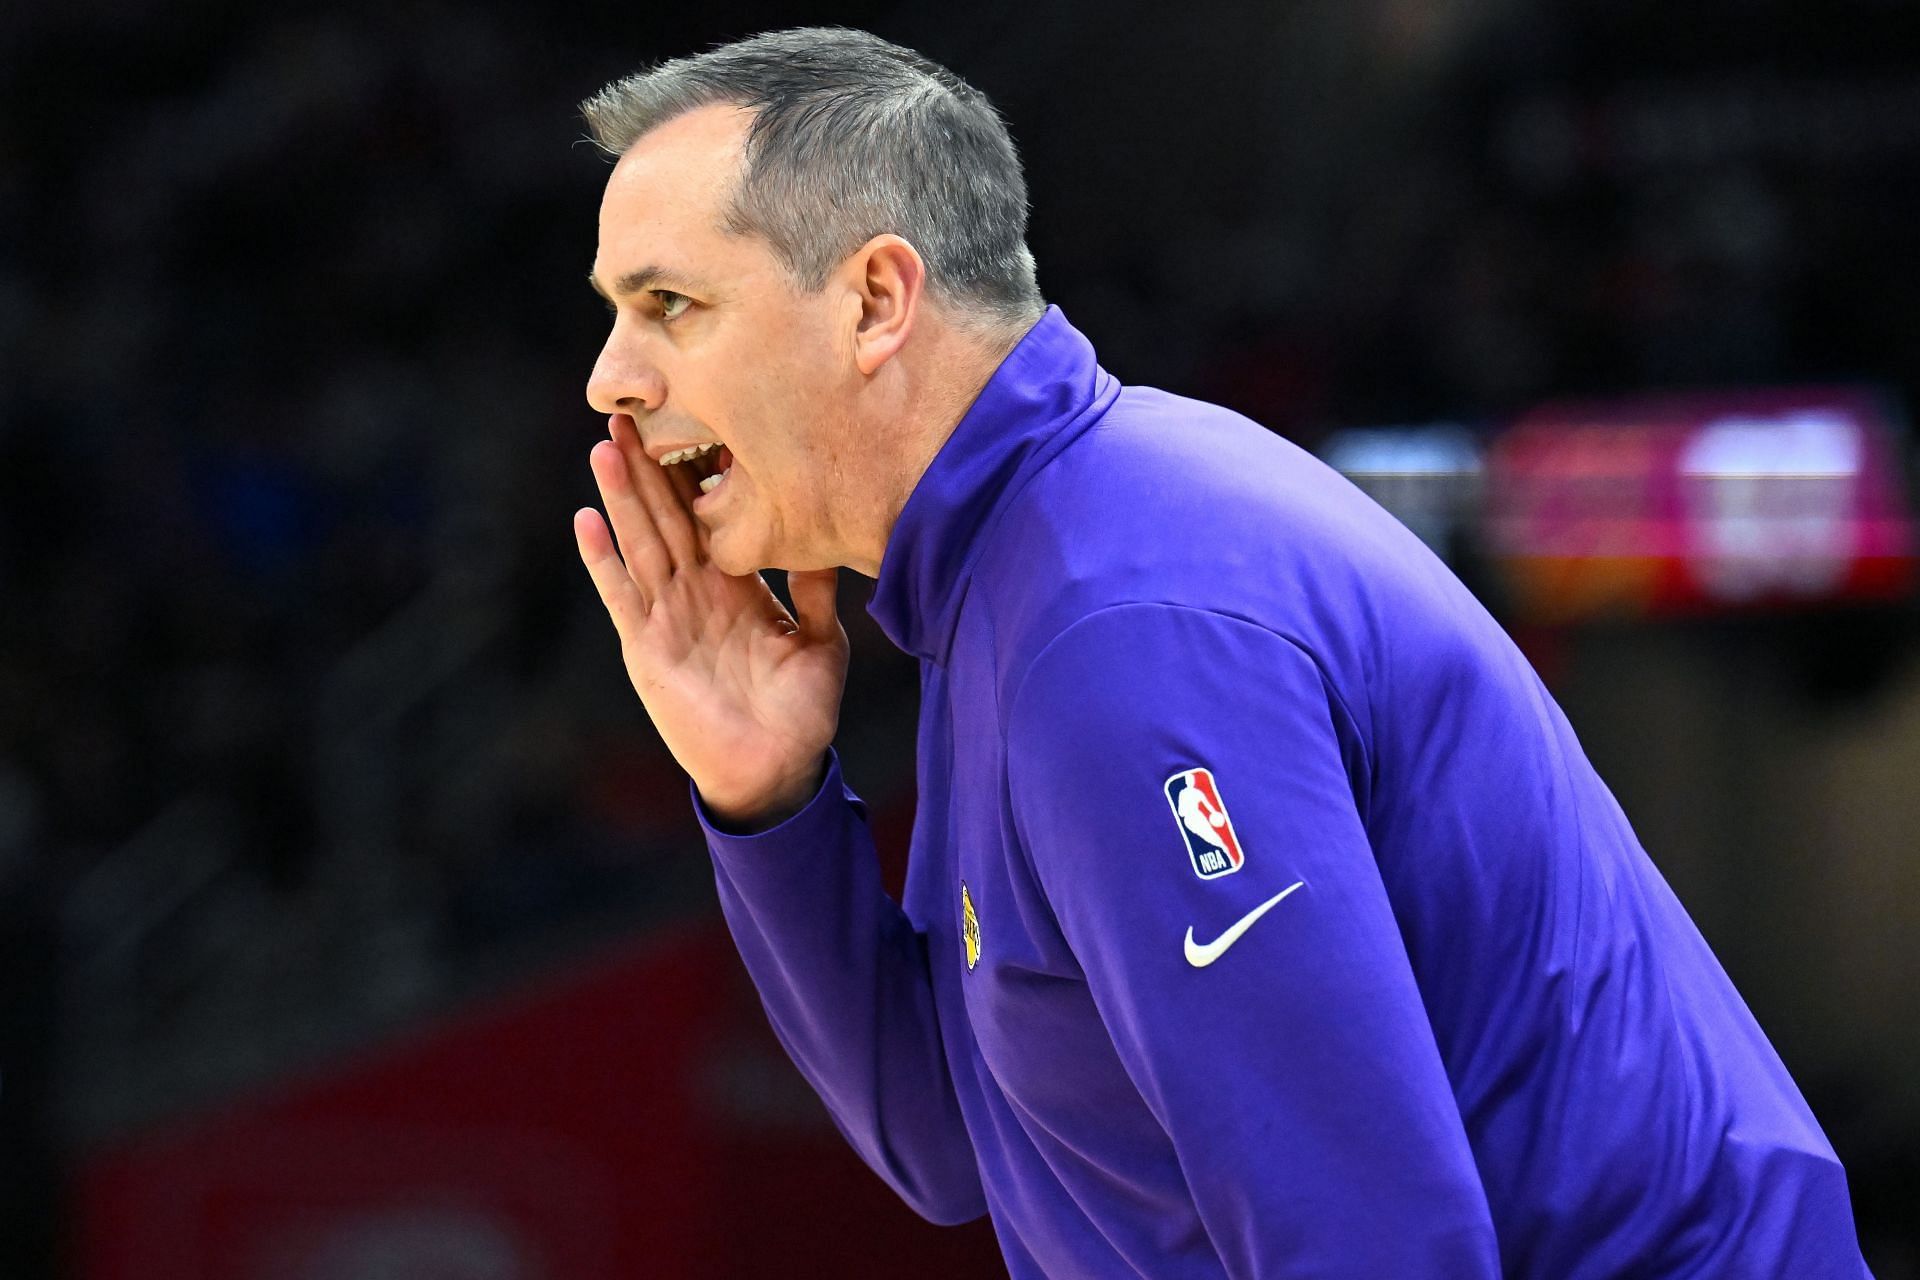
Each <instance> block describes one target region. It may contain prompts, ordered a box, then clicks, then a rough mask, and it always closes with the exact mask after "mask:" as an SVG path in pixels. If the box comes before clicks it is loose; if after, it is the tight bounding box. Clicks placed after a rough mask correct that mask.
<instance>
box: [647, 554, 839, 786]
mask: <svg viewBox="0 0 1920 1280" xmlns="http://www.w3.org/2000/svg"><path fill="white" fill-rule="evenodd" d="M834 632H835V633H834V634H833V635H832V636H829V637H814V636H809V635H808V634H806V633H804V632H802V630H801V629H800V627H799V625H798V624H797V623H796V622H795V621H794V619H793V616H792V615H791V614H789V613H788V612H787V610H786V608H785V607H784V606H782V605H781V604H780V602H779V601H778V600H777V599H776V598H775V597H774V594H773V592H772V591H770V590H769V589H768V588H767V584H766V583H765V582H763V581H761V580H760V579H759V578H758V577H756V576H748V577H739V578H737V577H732V576H730V575H728V574H725V573H722V572H721V571H720V570H719V569H717V568H715V567H714V566H713V565H712V564H704V565H696V566H690V567H688V568H683V569H681V570H679V571H678V572H676V573H675V575H674V577H673V579H672V580H671V582H670V583H669V585H668V587H667V589H666V591H665V592H664V593H662V595H661V596H660V597H659V598H658V599H657V600H656V601H655V603H654V606H653V608H652V609H651V611H650V612H649V613H648V615H647V619H646V622H645V624H644V625H643V626H642V627H641V628H640V629H639V630H638V632H637V633H636V634H635V635H634V636H633V637H632V639H630V640H628V641H626V642H625V643H624V644H623V645H622V651H623V654H624V656H625V658H626V664H627V673H628V675H629V676H630V677H631V678H632V680H633V687H634V690H635V692H637V693H638V694H639V695H640V701H641V702H642V703H643V704H644V705H645V707H646V709H647V714H648V715H650V716H652V717H653V722H654V724H655V725H656V726H657V727H658V728H659V730H660V736H661V737H662V738H663V739H664V740H665V742H666V744H667V749H668V750H669V751H671V752H673V755H674V758H675V759H676V760H678V761H679V762H680V765H681V767H682V768H684V769H685V770H686V771H687V772H688V773H689V774H690V775H691V776H692V777H693V778H694V780H695V781H696V782H697V783H698V784H699V785H700V789H701V794H702V795H704V796H706V797H707V799H708V800H709V801H710V802H713V803H715V804H716V805H720V806H725V807H734V806H739V805H742V804H748V803H750V802H751V800H752V798H753V797H755V796H758V795H762V794H767V793H771V792H774V791H776V790H778V789H779V788H780V786H781V785H782V784H783V783H786V782H788V781H789V780H790V775H791V774H792V773H793V771H794V770H795V769H796V768H797V767H801V766H810V765H812V764H813V763H814V762H817V761H818V760H819V759H820V757H821V756H822V754H823V753H824V752H825V751H826V749H827V746H828V744H829V743H831V742H832V741H833V734H834V729H835V728H836V726H837V724H838V721H839V714H840V696H841V691H842V689H843V688H844V686H845V683H846V671H847V643H846V636H845V634H844V633H843V632H840V630H839V628H838V627H837V626H836V627H835V628H834Z"/></svg>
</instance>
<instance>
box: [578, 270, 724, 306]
mask: <svg viewBox="0 0 1920 1280" xmlns="http://www.w3.org/2000/svg"><path fill="white" fill-rule="evenodd" d="M587 284H588V285H589V286H590V287H591V288H592V289H593V291H594V292H595V293H597V294H599V295H600V296H601V297H603V298H605V299H606V300H607V301H608V302H612V301H613V299H614V295H619V296H620V297H628V296H631V295H633V294H636V293H641V292H643V291H645V290H647V289H651V288H653V287H654V286H656V285H659V286H662V287H664V288H668V289H686V290H689V291H691V292H695V293H698V292H701V291H702V288H703V286H702V285H701V284H700V283H699V282H698V281H696V280H694V279H693V277H691V276H685V275H681V274H680V273H679V272H677V271H674V270H671V269H670V268H667V267H658V266H646V267H641V268H640V269H639V270H638V271H629V272H627V274H625V275H623V276H621V277H620V278H619V279H617V280H615V281H614V282H613V293H612V294H609V293H608V292H607V289H606V286H605V285H603V284H601V283H600V277H599V276H596V275H594V274H593V272H591V271H589V272H587Z"/></svg>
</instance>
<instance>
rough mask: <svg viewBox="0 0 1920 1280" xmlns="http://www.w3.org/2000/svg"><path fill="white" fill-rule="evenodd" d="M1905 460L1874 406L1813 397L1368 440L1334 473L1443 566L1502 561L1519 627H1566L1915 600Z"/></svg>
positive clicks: (1838, 392)
mask: <svg viewBox="0 0 1920 1280" xmlns="http://www.w3.org/2000/svg"><path fill="white" fill-rule="evenodd" d="M1904 445H1905V436H1904V432H1903V431H1902V429H1901V425H1900V418H1899V417H1898V415H1897V414H1895V413H1894V412H1892V411H1891V410H1890V409H1889V407H1888V406H1887V404H1886V403H1885V402H1884V401H1883V400H1882V399H1881V398H1879V397H1878V396H1876V395H1875V394H1873V393H1872V392H1870V391H1865V390H1861V389H1857V388H1806V389H1795V390H1773V391H1736V392H1725V393H1714V394H1691V395H1684V396H1657V397H1655V396H1648V397H1630V398H1622V399H1615V400H1605V401H1594V402H1586V403H1578V404H1550V405H1545V406H1542V407H1540V408H1538V409H1535V410H1533V411H1531V412H1529V413H1527V414H1525V415H1523V416H1522V417H1521V418H1519V419H1518V420H1516V421H1515V422H1513V423H1511V424H1510V425H1508V426H1506V427H1504V428H1503V429H1500V430H1496V431H1492V432H1484V433H1475V432H1471V431H1468V430H1467V429H1465V428H1463V427H1460V426H1457V425H1453V424H1435V425H1431V426H1423V427H1394V428H1361V429H1354V430H1348V431H1342V432H1338V433H1335V434H1334V435H1333V436H1331V437H1329V438H1328V440H1327V442H1326V444H1325V445H1324V446H1323V447H1322V450H1321V455H1322V457H1324V458H1325V459H1326V461H1327V462H1329V463H1330V464H1331V465H1333V466H1334V467H1336V468H1337V469H1339V470H1340V471H1342V472H1343V473H1344V474H1346V475H1347V476H1348V477H1349V478H1350V479H1352V480H1353V481H1354V483H1356V484H1357V485H1359V486H1360V487H1361V488H1362V489H1364V490H1365V491H1367V492H1368V493H1369V494H1370V495H1371V496H1372V497H1373V498H1374V499H1375V500H1376V501H1378V502H1379V503H1380V504H1381V505H1382V506H1384V507H1386V508H1387V509H1388V510H1389V511H1391V512H1393V513H1394V514H1395V515H1396V516H1398V517H1399V518H1400V519H1401V521H1402V522H1403V523H1405V524H1406V525H1407V526H1408V527H1409V528H1410V529H1412V530H1413V531H1414V532H1415V533H1417V534H1418V535H1420V537H1421V538H1422V539H1423V540H1424V541H1426V542H1427V543H1428V545H1429V546H1432V547H1433V548H1434V549H1435V550H1436V551H1438V552H1440V553H1441V554H1442V556H1443V557H1445V558H1448V559H1449V560H1454V561H1456V562H1457V561H1458V559H1459V558H1460V557H1461V556H1462V555H1463V554H1469V553H1471V554H1475V555H1477V556H1480V557H1484V559H1485V560H1486V561H1487V563H1488V565H1489V567H1490V568H1491V569H1492V570H1493V572H1494V574H1495V576H1496V578H1497V580H1498V583H1499V587H1500V590H1501V595H1502V597H1503V599H1504V601H1505V604H1506V608H1507V611H1508V612H1510V613H1511V614H1513V615H1514V617H1515V620H1517V621H1524V622H1536V623H1556V622H1576V621H1582V620H1587V619H1592V618H1599V617H1661V616H1675V615H1685V614H1700V613H1709V612H1719V611H1726V610H1755V609H1758V610H1776V609H1791V608H1796V607H1803V606H1812V605H1819V604H1830V603H1834V602H1838V601H1891V600H1899V599H1904V598H1905V597H1907V596H1908V595H1909V594H1910V592H1911V591H1912V587H1913V580H1914V548H1915V526H1914V519H1913V513H1912V507H1911V505H1910V503H1909V501H1908V497H1907V484H1906V480H1905V475H1904V465H1903V464H1904V456H1903V454H1904Z"/></svg>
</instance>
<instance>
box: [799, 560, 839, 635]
mask: <svg viewBox="0 0 1920 1280" xmlns="http://www.w3.org/2000/svg"><path fill="white" fill-rule="evenodd" d="M839 583H840V571H839V570H838V569H808V570H805V571H801V570H795V571H794V572H792V573H789V574H788V575H787V594H788V595H790V596H792V597H793V612H794V620H795V621H796V622H798V623H799V624H800V634H801V635H802V636H804V637H806V638H807V639H808V640H812V641H814V642H815V643H819V644H829V643H832V642H833V641H835V640H837V639H839V638H840V636H841V635H842V634H843V633H842V631H841V628H840V613H839V610H838V609H836V608H835V604H836V603H837V601H838V598H839V590H838V588H839Z"/></svg>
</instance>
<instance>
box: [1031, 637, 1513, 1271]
mask: <svg viewBox="0 0 1920 1280" xmlns="http://www.w3.org/2000/svg"><path fill="white" fill-rule="evenodd" d="M1339 707H1340V704H1339V701H1338V699H1337V697H1336V696H1335V695H1334V694H1333V693H1332V692H1331V690H1330V688H1329V686H1328V685H1327V684H1326V683H1325V682H1324V681H1323V679H1322V677H1321V672H1320V669H1319V667H1318V666H1317V664H1316V663H1315V662H1314V661H1313V660H1312V658H1311V657H1310V656H1309V655H1308V654H1307V653H1306V651H1305V650H1303V649H1302V648H1301V647H1300V646H1298V645H1296V644H1295V643H1293V642H1292V641H1290V640H1288V639H1285V638H1283V637H1281V636H1279V635H1277V634H1275V633H1273V632H1272V631H1269V630H1267V629H1265V628H1262V627H1259V626H1256V625H1253V624H1250V623H1248V622H1244V621H1241V620H1238V619H1235V618H1231V617H1227V616H1225V615H1221V614H1217V613H1212V612H1208V611H1204V610H1198V609H1190V608H1182V607H1177V606H1172V605H1162V604H1139V605H1120V606H1115V607H1111V608H1108V609H1105V610H1102V611H1099V612H1096V613H1094V614H1091V615H1089V616H1088V617H1085V618H1082V619H1080V620H1079V621H1077V622H1075V623H1074V624H1073V625H1071V626H1070V627H1068V628H1067V630H1066V631H1064V632H1063V633H1062V634H1060V635H1059V636H1057V637H1055V638H1054V639H1053V640H1052V641H1051V642H1050V643H1049V644H1048V645H1047V647H1046V648H1045V649H1044V650H1043V651H1042V652H1041V653H1040V654H1039V655H1038V656H1037V657H1036V658H1035V659H1034V661H1033V662H1032V664H1031V666H1030V667H1029V668H1028V670H1027V671H1026V673H1025V674H1024V676H1023V677H1022V678H1021V680H1020V683H1019V685H1018V688H1017V689H1016V690H1015V691H1014V693H1013V694H1012V702H1011V704H1010V706H1009V709H1008V776H1009V785H1010V791H1011V798H1012V803H1013V809H1014V820H1015V825H1016V828H1017V831H1018V833H1019V836H1020V839H1021V842H1022V844H1023V846H1024V849H1025V851H1026V854H1027V856H1028V858H1029V859H1030V860H1031V863H1032V869H1033V873H1034V875H1035V877H1036V879H1037V881H1038V882H1039V883H1040V885H1041V887H1042V891H1043V892H1044V894H1045V895H1046V897H1047V899H1048V901H1049V902H1050V904H1051V905H1052V907H1053V911H1054V914H1055V918H1056V920H1057V922H1058V924H1059V927H1060V929H1061V932H1062V934H1063V936H1064V937H1065V939H1066V941H1067V943H1068V945H1069V947H1070V948H1071V949H1072V951H1073V953H1074V955H1075V957H1076V959H1077V961H1078V962H1079V965H1080V967H1081V969H1082V971H1083V972H1084V974H1085V977H1086V982H1087V985H1088V988H1089V990H1090V993H1091V996H1092V999H1093V1001H1094V1003H1095V1005H1096V1007H1097V1008H1098V1010H1099V1012H1100V1015H1101V1017H1102V1019H1103V1021H1104V1022H1105V1023H1106V1025H1107V1027H1108V1029H1109V1030H1110V1032H1111V1033H1112V1036H1113V1040H1114V1044H1115V1046H1116V1048H1117V1050H1118V1052H1119V1055H1120V1058H1121V1060H1122V1062H1123V1063H1124V1065H1125V1067H1126V1069H1127V1071H1128V1073H1129V1074H1130V1076H1131V1077H1132V1079H1133V1081H1134V1083H1135V1085H1136V1086H1137V1087H1138V1088H1139V1090H1140V1093H1141V1096H1142V1097H1143V1098H1144V1100H1145V1102H1146V1104H1147V1106H1148V1107H1149V1108H1150V1109H1151V1110H1152V1111H1153V1113H1154V1114H1155V1116H1156V1117H1157V1118H1158V1120H1159V1121H1160V1123H1161V1125H1162V1126H1163V1127H1164V1128H1165V1130H1166V1132H1167V1134H1168V1136H1169V1137H1170V1139H1171V1140H1172V1144H1173V1147H1174V1149H1175V1153H1176V1155H1177V1158H1178V1160H1179V1164H1180V1167H1181V1169H1182V1171H1183V1172H1184V1173H1185V1175H1186V1178H1187V1182H1188V1184H1189V1186H1190V1188H1191V1190H1192V1194H1193V1198H1194V1201H1195V1204H1196V1205H1197V1207H1198V1210H1199V1213H1200V1217H1201V1220H1202V1221H1203V1223H1204V1224H1205V1226H1206V1229H1207V1232H1208V1234H1209V1235H1210V1236H1211V1238H1212V1241H1213V1243H1214V1246H1215V1248H1216V1249H1217V1251H1218V1252H1219V1254H1220V1256H1221V1258H1222V1259H1223V1261H1224V1262H1225V1263H1226V1267H1227V1271H1228V1274H1230V1275H1232V1276H1235V1277H1249V1278H1251V1277H1256V1276H1258V1277H1262V1278H1263V1280H1266V1278H1271V1277H1281V1276H1314V1277H1333V1276H1339V1277H1362V1276H1409V1277H1412V1276H1421V1277H1425V1276H1447V1277H1453V1278H1465V1277H1477V1276H1497V1275H1498V1274H1499V1271H1500V1268H1499V1258H1498V1254H1497V1247H1496V1243H1495V1238H1494V1232H1493V1227H1492V1224H1491V1220H1490V1217H1489V1214H1488V1211H1487V1204H1486V1197H1485V1192H1484V1190H1483V1188H1482V1186H1481V1183H1480V1180H1479V1178H1478V1176H1477V1174H1476V1171H1475V1166H1474V1162H1473V1156H1472V1152H1471V1150H1470V1148H1469V1146H1468V1142H1467V1137H1466V1133H1465V1129H1464V1127H1463V1125H1462V1122H1461V1119H1460V1115H1459V1111H1458V1108H1457V1107H1456V1105H1455V1102H1454V1098H1453V1093H1452V1089H1451V1087H1450V1086H1449V1083H1448V1080H1447V1077H1446V1074H1445V1071H1444V1068H1443V1067H1442V1064H1441V1060H1440V1054H1439V1050H1438V1048H1437V1047H1436V1043H1435V1039H1434V1034H1433V1031H1432V1028H1431V1026H1430V1024H1429V1023H1428V1021H1427V1016H1426V1011H1425V1009H1424V1007H1423V1005H1422V1002H1421V998H1420V992H1419V990H1418V989H1417V987H1416V986H1415V982H1414V977H1413V972H1412V969H1411V967H1410V965H1409V963H1408V959H1407V955H1406V951H1405V947H1404V945H1403V943H1402V941H1401V937H1400V933H1399V930H1398V928H1397V927H1396V924H1395V921H1394V916H1393V913H1392V910H1391V907H1390V906H1389V903H1388V899H1387V894H1386V890H1385V887H1384V886H1383V884H1382V882H1381V878H1380V873H1379V870H1378V868H1377V866H1376V864H1375V861H1374V858H1373V855H1372V850H1371V848H1370V847H1369V844H1368V840H1367V835H1366V831H1365V829H1364V827H1363V824H1362V819H1361V816H1360V808H1359V804H1360V801H1358V800H1357V799H1356V796H1357V795H1360V796H1363V795H1364V794H1365V793H1366V792H1365V788H1366V786H1367V785H1368V783H1367V774H1368V771H1369V768H1370V766H1369V764H1368V762H1367V759H1366V755H1365V751H1364V748H1363V747H1362V745H1361V738H1360V735H1359V734H1358V733H1357V732H1355V731H1352V730H1351V729H1350V730H1349V732H1348V733H1347V734H1346V735H1345V736H1344V737H1343V735H1342V734H1341V732H1340V731H1339V730H1338V729H1337V727H1336V724H1337V722H1338V719H1339V718H1340V717H1341V716H1343V715H1344V712H1342V711H1340V710H1339ZM1196 770H1204V771H1206V772H1205V776H1204V777H1202V776H1201V775H1199V774H1197V773H1196V772H1194V771H1196ZM1188 791H1193V792H1195V794H1192V795H1187V794H1185V793H1186V792H1188ZM1236 858H1237V859H1238V861H1237V862H1236V861H1235V859H1236ZM1296 884H1297V886H1298V887H1297V888H1292V886H1295V885H1296Z"/></svg>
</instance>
